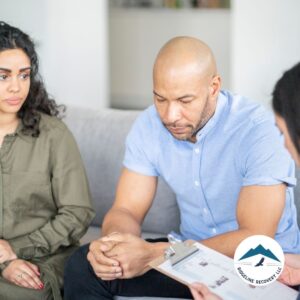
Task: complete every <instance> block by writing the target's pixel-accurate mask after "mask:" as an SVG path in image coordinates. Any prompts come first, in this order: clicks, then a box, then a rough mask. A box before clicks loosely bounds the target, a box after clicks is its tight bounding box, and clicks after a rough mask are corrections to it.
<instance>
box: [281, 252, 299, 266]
mask: <svg viewBox="0 0 300 300" xmlns="http://www.w3.org/2000/svg"><path fill="white" fill-rule="evenodd" d="M284 258H285V263H286V264H287V265H288V266H291V267H293V268H296V269H300V256H299V254H290V253H287V254H285V255H284Z"/></svg>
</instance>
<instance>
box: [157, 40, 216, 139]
mask: <svg viewBox="0 0 300 300" xmlns="http://www.w3.org/2000/svg"><path fill="white" fill-rule="evenodd" d="M220 86H221V79H220V76H218V75H217V68H216V63H215V59H214V56H213V54H212V52H211V50H210V49H209V47H208V46H207V45H206V44H205V43H203V42H202V41H200V40H197V39H195V38H191V37H177V38H174V39H171V40H170V41H169V42H167V43H166V44H165V45H164V46H163V47H162V49H161V50H160V52H159V53H158V55H157V58H156V60H155V64H154V68H153V93H154V103H155V106H156V109H157V111H158V113H159V116H160V118H161V121H162V123H163V124H164V126H165V127H166V128H167V129H168V130H169V132H170V133H171V134H172V135H173V136H174V137H175V138H176V139H179V140H189V141H192V142H195V135H196V133H197V132H198V131H199V129H201V128H202V127H203V126H204V125H205V124H206V123H207V121H208V120H209V119H210V118H211V116H212V115H213V114H214V111H215V107H216V100H217V97H218V94H219V91H220Z"/></svg>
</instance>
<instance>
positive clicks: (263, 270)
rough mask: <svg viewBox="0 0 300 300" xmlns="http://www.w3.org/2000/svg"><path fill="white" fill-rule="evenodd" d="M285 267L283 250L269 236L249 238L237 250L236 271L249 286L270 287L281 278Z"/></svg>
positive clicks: (235, 258) (235, 255) (235, 257)
mask: <svg viewBox="0 0 300 300" xmlns="http://www.w3.org/2000/svg"><path fill="white" fill-rule="evenodd" d="M283 267H284V254H283V251H282V248H281V246H280V245H279V244H278V243H277V242H276V241H275V240H274V239H272V238H270V237H268V236H265V235H252V236H249V237H248V238H246V239H244V240H243V241H242V242H241V243H240V244H239V245H238V247H237V248H236V250H235V254H234V269H235V271H236V273H237V276H238V277H240V278H241V280H243V281H244V282H246V283H247V284H251V285H254V286H265V285H268V284H270V283H272V282H274V281H275V280H276V279H277V278H278V277H279V276H280V274H281V272H282V270H283Z"/></svg>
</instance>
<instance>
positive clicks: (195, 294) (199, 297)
mask: <svg viewBox="0 0 300 300" xmlns="http://www.w3.org/2000/svg"><path fill="white" fill-rule="evenodd" d="M190 291H191V293H192V296H193V298H194V299H195V300H203V299H204V298H203V297H202V295H201V294H200V293H199V292H198V290H197V289H195V288H194V287H192V286H190Z"/></svg>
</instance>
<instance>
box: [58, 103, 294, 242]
mask: <svg viewBox="0 0 300 300" xmlns="http://www.w3.org/2000/svg"><path fill="white" fill-rule="evenodd" d="M138 114H139V111H130V110H117V109H102V110H92V109H88V108H76V107H68V108H67V113H66V117H65V119H64V121H65V122H66V124H67V125H68V127H69V128H70V130H71V131H72V133H73V135H74V137H75V139H76V140H77V143H78V146H79V149H80V152H81V155H82V158H83V161H84V164H85V167H86V171H87V175H88V179H89V183H90V189H91V193H92V199H93V206H94V209H95V211H96V217H95V219H94V220H93V222H92V224H91V226H90V228H89V230H88V232H87V234H86V235H85V236H84V237H83V239H82V243H87V242H89V241H91V240H94V239H97V238H99V236H100V227H101V224H102V220H103V217H104V215H105V214H106V212H107V211H108V210H109V208H110V207H111V206H112V203H113V201H114V198H115V190H116V186H117V182H118V178H119V175H120V171H121V168H122V160H123V156H124V150H125V139H126V135H127V133H128V131H129V129H130V127H131V125H132V123H133V121H134V120H135V119H136V117H137V115H138ZM297 176H298V178H300V170H297ZM295 198H296V199H297V202H296V203H297V207H298V223H299V221H300V188H297V189H296V197H295ZM179 222H180V215H179V211H178V207H177V204H176V199H175V195H174V194H173V192H172V191H171V190H170V188H169V187H168V186H167V184H166V183H165V182H164V181H163V180H162V179H161V178H159V183H158V190H157V193H156V196H155V199H154V202H153V205H152V207H151V209H150V211H149V212H148V214H147V216H146V218H145V220H144V223H143V226H142V231H143V237H162V236H166V235H167V234H168V233H169V232H170V231H172V230H173V231H178V229H179ZM299 224H300V223H299Z"/></svg>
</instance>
